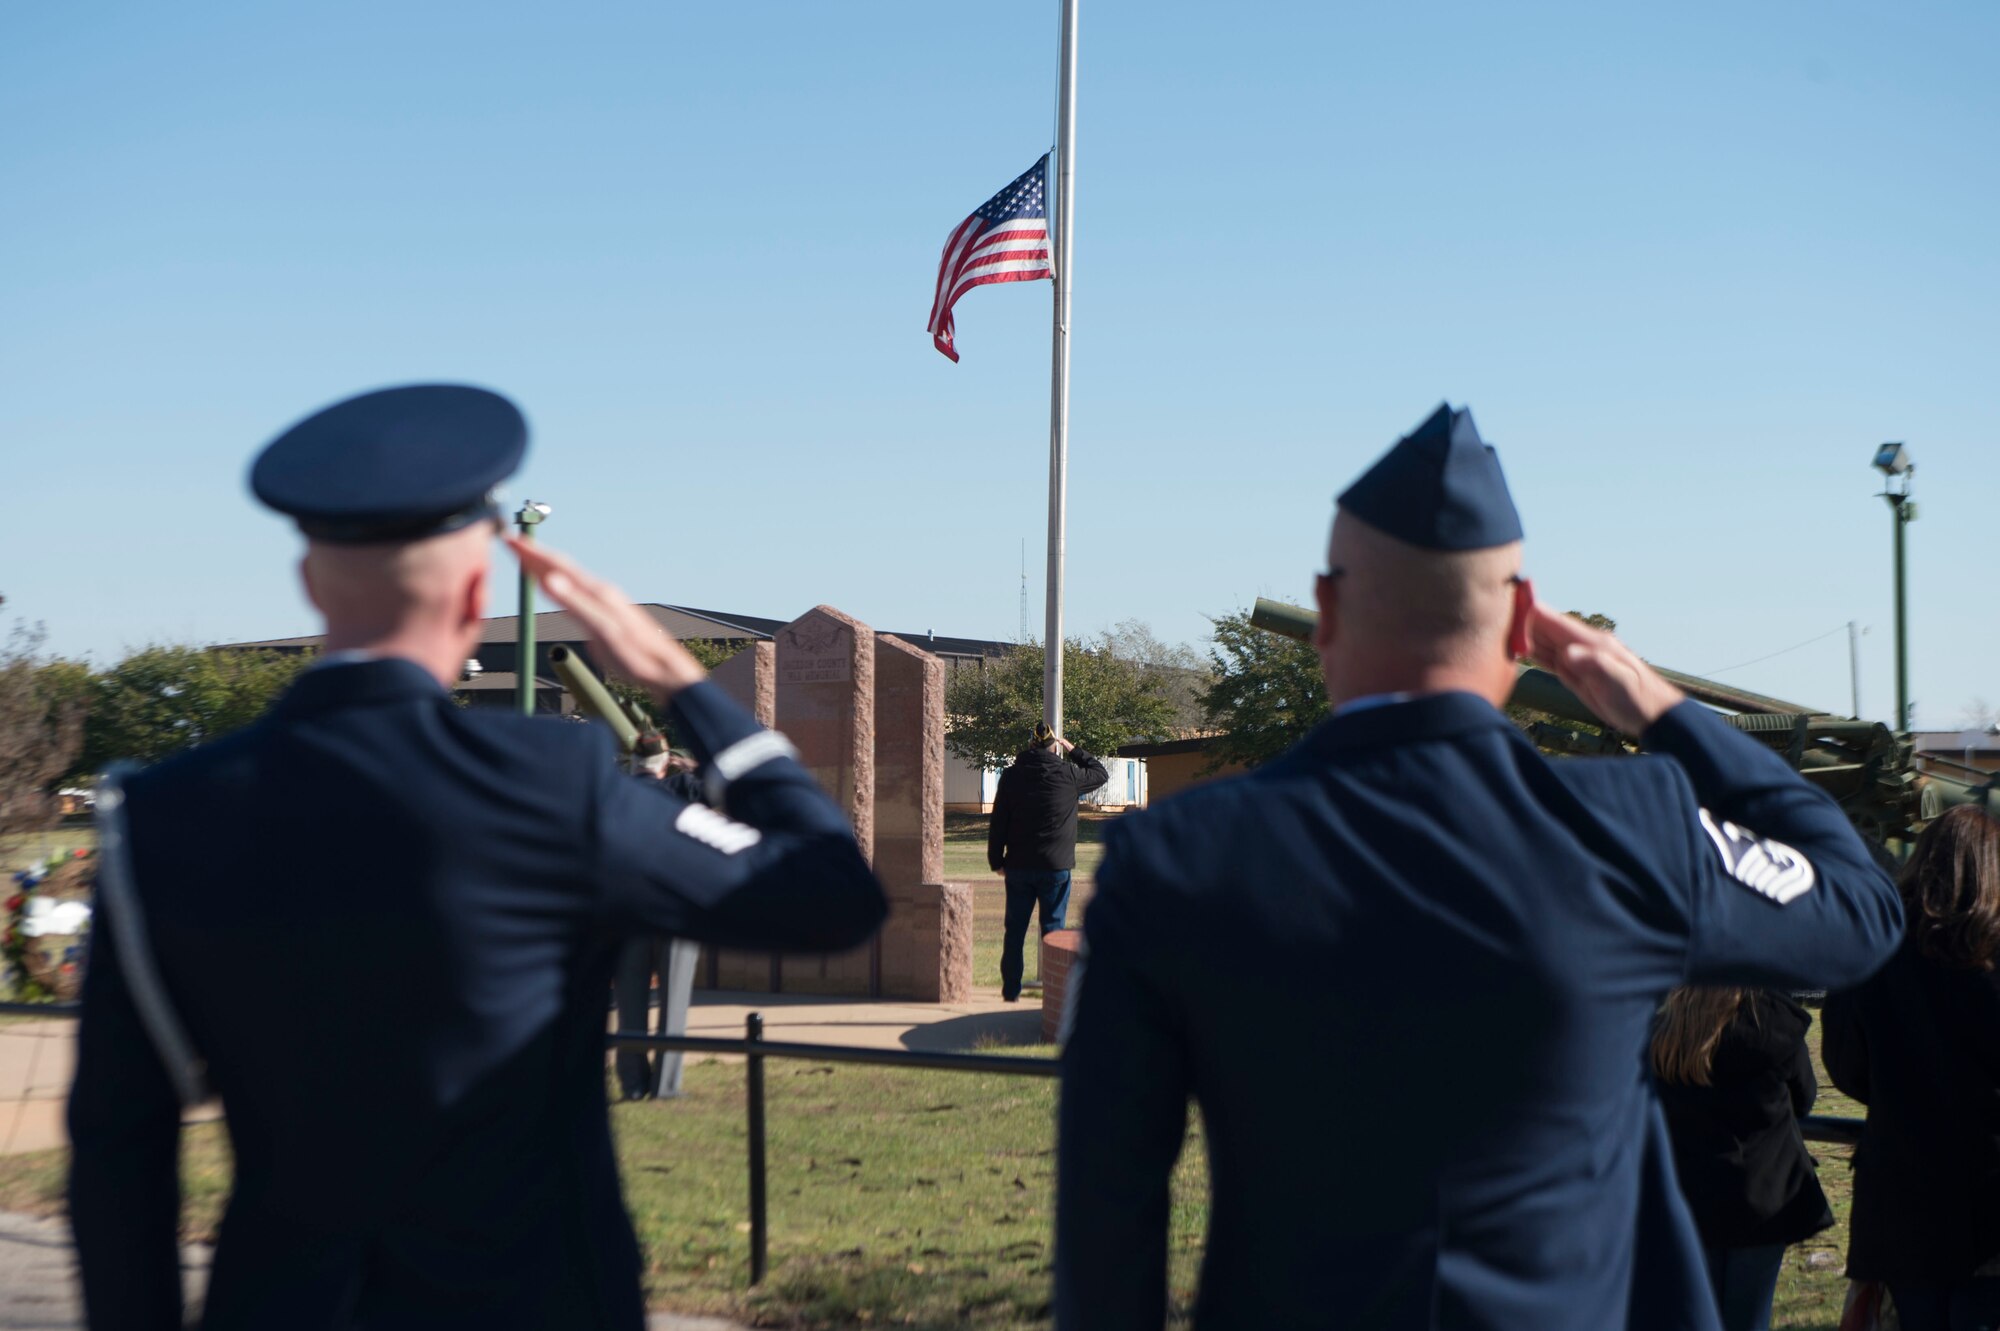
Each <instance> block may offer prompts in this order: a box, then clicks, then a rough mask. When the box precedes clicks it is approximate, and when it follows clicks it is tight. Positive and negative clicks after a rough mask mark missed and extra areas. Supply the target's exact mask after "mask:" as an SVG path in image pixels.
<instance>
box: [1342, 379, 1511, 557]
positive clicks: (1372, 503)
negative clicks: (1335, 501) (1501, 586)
mask: <svg viewBox="0 0 2000 1331" xmlns="http://www.w3.org/2000/svg"><path fill="white" fill-rule="evenodd" d="M1339 503H1340V507H1342V508H1343V509H1345V510H1347V511H1348V512H1349V513H1351V514H1353V515H1354V516H1355V517H1357V518H1359V519H1361V520H1362V521H1363V522H1365V523H1367V524H1368V525H1369V526H1371V527H1373V528H1375V529H1376V530H1378V531H1382V532H1386V533H1388V534H1389V535H1391V536H1393V537H1395V538H1396V539H1397V540H1399V541H1404V542H1407V543H1408V544H1410V545H1414V546H1416V547H1418V548H1419V549H1423V550H1485V549H1488V548H1490V547H1492V546H1496V545H1506V544H1508V543H1510V542H1513V541H1518V540H1520V539H1521V515H1520V514H1518V513H1516V512H1515V511H1514V500H1513V497H1512V496H1510V495H1509V494H1508V493H1507V478H1506V477H1505V476H1503V475H1501V473H1500V458H1499V455H1498V454H1496V453H1495V452H1494V451H1493V448H1492V446H1491V445H1490V444H1487V443H1484V442H1483V441H1481V439H1480V438H1479V430H1478V428H1477V427H1476V426H1474V425H1473V423H1472V412H1471V410H1470V409H1469V408H1467V409H1460V410H1458V411H1453V410H1452V409H1451V404H1449V403H1440V404H1438V409H1437V410H1436V411H1434V412H1432V413H1431V415H1430V418H1429V419H1428V420H1426V421H1425V422H1424V423H1423V424H1422V425H1419V426H1418V427H1417V428H1416V429H1414V430H1412V431H1410V433H1408V434H1406V435H1404V436H1403V437H1402V438H1401V439H1399V440H1397V441H1396V445H1395V447H1393V448H1391V449H1390V450H1389V451H1388V452H1387V453H1384V454H1383V455H1382V456H1381V457H1380V458H1379V459H1377V461H1376V463H1375V465H1374V466H1372V467H1370V468H1369V469H1368V470H1367V471H1365V472H1363V473H1362V474H1361V479H1360V480H1358V481H1356V482H1354V484H1352V485H1350V486H1348V487H1347V489H1346V491H1345V492H1344V493H1342V495H1341V496H1340V500H1339Z"/></svg>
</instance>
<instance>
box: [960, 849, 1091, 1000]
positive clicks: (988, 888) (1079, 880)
mask: <svg viewBox="0 0 2000 1331" xmlns="http://www.w3.org/2000/svg"><path fill="white" fill-rule="evenodd" d="M1118 816H1119V815H1117V814H1099V813H1084V814H1080V815H1078V817H1077V826H1076V872H1075V873H1074V874H1073V875H1072V876H1071V880H1070V891H1069V917H1068V923H1069V924H1071V925H1072V926H1074V925H1078V924H1081V923H1082V922H1083V909H1084V906H1085V905H1087V904H1088V903H1089V901H1090V893H1091V889H1092V886H1093V884H1092V880H1091V875H1092V874H1093V873H1095V872H1096V870H1097V865H1098V862H1099V861H1100V860H1102V859H1103V858H1104V841H1103V837H1104V827H1105V825H1106V824H1107V823H1109V822H1110V821H1111V820H1112V819H1113V818H1116V817H1118ZM944 876H945V877H946V878H947V879H950V880H951V881H953V882H959V881H964V882H969V883H971V884H972V982H973V983H974V984H984V985H997V984H999V983H1000V943H1001V939H1002V937H1003V936H1004V934H1005V931H1006V920H1007V891H1006V887H1005V885H1004V884H1003V883H1002V881H1001V879H1000V875H999V874H997V873H994V872H992V871H991V870H989V869H988V868H987V867H986V815H985V814H983V813H947V814H946V815H945V816H944ZM1035 937H1036V933H1035V926H1034V925H1032V924H1031V925H1029V927H1028V943H1027V947H1026V948H1025V950H1024V955H1025V959H1026V974H1027V978H1028V979H1030V980H1035V979H1039V978H1040V977H1041V952H1040V949H1039V948H1037V947H1036V946H1035Z"/></svg>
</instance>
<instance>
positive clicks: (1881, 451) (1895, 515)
mask: <svg viewBox="0 0 2000 1331" xmlns="http://www.w3.org/2000/svg"><path fill="white" fill-rule="evenodd" d="M1875 470H1877V471H1879V472H1881V473H1882V497H1883V498H1884V499H1886V500H1888V501H1889V521H1890V523H1891V524H1892V525H1893V526H1894V528H1895V532H1896V730H1897V732H1898V733H1900V734H1908V733H1909V730H1910V639H1909V630H1908V618H1907V616H1908V609H1909V607H1908V602H1909V593H1908V585H1907V582H1906V580H1905V578H1904V576H1903V528H1905V527H1907V526H1908V525H1909V524H1910V523H1912V522H1915V521H1916V520H1917V505H1916V503H1915V501H1913V500H1912V499H1911V498H1910V483H1911V482H1912V481H1914V480H1915V479H1916V475H1917V464H1916V462H1915V461H1913V460H1912V459H1911V457H1910V450H1909V449H1907V448H1905V447H1903V446H1902V445H1901V444H1884V445H1882V446H1881V447H1880V448H1878V449H1876V450H1875ZM1898 481H1900V482H1901V484H1900V486H1899V485H1898Z"/></svg>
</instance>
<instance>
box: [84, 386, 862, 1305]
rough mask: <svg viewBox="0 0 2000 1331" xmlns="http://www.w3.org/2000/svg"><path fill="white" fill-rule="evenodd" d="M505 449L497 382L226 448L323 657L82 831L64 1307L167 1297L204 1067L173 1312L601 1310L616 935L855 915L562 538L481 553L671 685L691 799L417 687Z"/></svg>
mask: <svg viewBox="0 0 2000 1331" xmlns="http://www.w3.org/2000/svg"><path fill="white" fill-rule="evenodd" d="M525 446H526V425H525V422H524V421H523V420H522V418H521V415H520V413H519V411H517V410H516V409H515V407H514V405H513V404H512V403H510V402H508V401H507V400H506V399H505V398H502V397H500V396H498V395H497V394H493V393H489V392H485V391H483V390H480V389H474V388H464V387H458V386H452V385H420V386H414V387H408V388H399V389H390V390H385V391H382V392H378V393H370V394H365V395H363V396H361V397H358V398H352V399H349V400H348V401H346V402H343V403H339V404H337V405H335V406H333V407H330V408H328V409H327V410H325V411H323V412H320V413H318V414H317V415H314V416H312V417H309V418H308V419H306V420H305V421H302V422H301V423H299V424H298V425H296V426H294V427H293V428H292V429H291V430H289V431H287V432H286V433H285V434H284V435H282V436H281V437H280V438H279V439H277V440H276V441H275V442H274V443H272V444H271V445H270V447H269V448H267V449H266V450H265V451H264V453H263V455H262V456H261V457H260V458H259V459H258V461H257V464H256V466H255V468H254V469H253V471H252V473H251V485H252V488H253V489H254V490H255V491H256V493H257V496H258V498H260V499H261V500H263V501H264V502H265V503H266V504H268V505H270V506H271V507H272V508H275V509H277V510H278V511H280V512H282V513H286V514H289V515H291V516H292V517H294V518H295V519H296V520H297V521H298V524H299V526H300V528H301V529H302V530H303V531H304V533H305V535H306V538H307V548H306V555H305V560H304V563H303V565H302V572H303V575H304V579H305V584H306V590H307V594H308V595H309V596H310V598H311V600H312V602H313V604H314V606H316V607H317V608H318V609H319V611H320V612H321V614H322V615H324V617H325V620H326V629H327V632H326V653H325V655H324V656H322V657H321V658H320V660H319V661H318V662H317V663H315V664H314V665H313V666H311V667H310V668H309V669H307V670H306V671H305V672H304V673H303V674H301V675H300V676H299V678H298V681H297V683H296V684H294V685H293V687H292V689H291V691H290V692H289V693H287V694H286V695H285V696H284V698H283V699H281V700H280V701H279V702H278V703H277V705H276V706H275V707H274V708H273V709H272V711H271V712H270V713H269V714H268V715H267V716H265V717H264V718H263V719H262V720H260V721H258V722H257V723H256V724H254V725H252V726H250V727H248V728H247V729H245V730H242V731H240V732H238V733H237V734H235V735H232V736H229V737H227V738H225V739H222V740H220V741H218V742H216V743H214V744H209V745H205V746H203V747H201V748H198V749H195V750H193V751H191V752H189V753H187V754H186V755H184V756H182V757H179V758H176V759H173V760H172V761H169V762H166V763H162V764H161V765H159V766H157V767H154V768H151V769H149V770H147V771H145V772H143V773H140V774H139V775H137V776H135V777H133V778H132V779H131V780H130V782H129V783H128V784H127V785H126V787H125V790H124V794H123V799H122V803H123V806H124V807H123V810H122V817H120V818H118V819H117V820H116V821H115V822H114V823H113V824H111V825H109V826H107V829H106V830H107V833H108V837H107V843H106V848H105V856H104V860H105V865H104V868H103V869H102V870H101V873H100V893H99V899H100V906H101V912H102V914H101V917H100V919H99V922H98V924H97V926H96V930H95V933H94V938H93V956H92V958H91V964H90V971H89V975H88V978H87V980H86V982H85V988H84V999H83V1004H84V1012H83V1026H82V1034H81V1045H80V1049H79V1052H78V1063H77V1072H76V1084H75V1087H74V1089H73V1091H72V1093H71V1097H70V1110H69V1124H70V1137H71V1140H72V1142H73V1145H74V1154H73V1165H72V1172H71V1180H70V1213H71V1218H72V1220H73V1223H74V1226H75V1231H76V1240H77V1250H78V1255H79V1258H80V1261H81V1266H82V1275H83V1289H84V1300H85V1304H86V1307H87V1310H88V1313H89V1317H90V1324H91V1326H92V1327H93V1328H95V1331H124V1329H125V1328H145V1329H146V1331H154V1329H159V1331H164V1329H165V1328H177V1327H179V1326H180V1325H181V1287H180V1269H179V1251H178V1245H177V1240H176V1231H177V1228H178V1220H179V1210H180V1206H179V1203H180V1189H179V1184H178V1179H177V1175H176V1168H175V1152H176V1146H177V1139H178V1132H179V1127H180V1110H181V1102H182V1101H183V1100H187V1099H192V1098H196V1097H197V1096H198V1095H199V1094H201V1091H200V1089H199V1088H200V1087H201V1086H202V1085H203V1084H204V1083H206V1085H207V1086H209V1087H211V1088H212V1089H213V1091H214V1092H215V1093H217V1094H219V1095H220V1097H221V1100H222V1104H223V1108H224V1111H225V1113H226V1115H227V1118H228V1126H229V1136H230V1145H231V1148H232V1152H233V1155H234V1159H235V1184H234V1188H233V1191H232V1193H231V1196H230V1200H229V1205H228V1209H227V1210H226V1212H225V1213H224V1216H223V1220H222V1228H221V1237H220V1240H219V1242H218V1244H217V1247H216V1253H215V1263H214V1268H213V1273H212V1278H211V1281H210V1284H209V1289H208V1297H207V1303H206V1306H205V1309H204V1313H203V1318H202V1325H203V1326H204V1327H206V1328H210V1331H223V1329H225V1328H228V1329H230V1331H235V1329H237V1328H242V1329H243V1331H252V1329H255V1331H263V1329H265V1328H273V1327H283V1328H286V1331H309V1329H311V1328H356V1329H359V1328H405V1327H407V1328H429V1329H431V1331H438V1329H441V1328H454V1327H463V1328H474V1327H476V1328H480V1329H481V1331H493V1329H494V1328H512V1327H518V1328H524V1329H525V1328H536V1329H537V1331H540V1329H541V1328H550V1327H564V1328H568V1327H578V1328H615V1329H616V1331H639V1328H641V1327H642V1326H643V1325H644V1322H645V1308H644V1303H643V1300H642V1296H641V1292H640V1284H639V1273H640V1258H639V1251H638V1245H637V1244H636V1242H635V1241H634V1237H633V1232H632V1227H631V1224H630V1222H629V1220H628V1219H627V1217H626V1215H625V1211H624V1207H623V1204H622V1201H621V1199H620V1195H619V1187H618V1173H617V1163H616V1160H615V1158H614V1156H613V1153H612V1145H611V1132H610V1126H609V1123H608V1120H607V1116H606V1109H605V1076H604V1031H605V992H606V986H607V984H608V983H609V981H610V977H611V972H612V967H613V963H614V961H615V960H616V957H617V955H618V949H619V946H620V944H621V943H622V942H623V941H624V940H625V939H627V938H629V937H632V936H635V935H647V934H655V933H665V934H671V935H673V936H675V937H677V938H693V939H701V940H704V941H708V942H713V943H718V944H723V945H726V946H731V947H745V948H783V949H786V950H819V949H825V950H831V949H840V948H848V947H853V946H855V945H857V944H859V943H861V942H862V941H864V940H865V939H866V938H867V937H868V936H869V935H870V934H871V933H873V932H874V930H875V928H876V926H877V925H878V924H879V923H880V922H881V920H882V917H883V915H884V913H885V903H884V899H883V896H882V892H881V888H880V886H879V885H878V884H877V883H876V881H875V879H874V877H873V876H872V874H871V873H870V872H869V869H868V866H867V864H866V863H865V862H864V861H863V859H862V856H861V854H860V851H859V849H858V848H857V847H856V845H855V843H854V839H853V835H852V833H851V831H850V830H849V828H848V826H847V823H846V821H845V819H844V818H843V817H842V815H841V813H840V810H839V809H838V808H837V807H836V806H835V805H834V804H833V803H832V801H830V800H829V799H828V798H827V797H826V796H825V795H824V794H823V793H822V792H821V791H820V790H819V788H818V786H816V785H815V784H814V782H813V779H812V777H811V776H810V775H809V774H808V773H807V772H806V771H805V769H804V768H803V767H801V766H800V765H799V764H798V762H797V761H796V757H795V755H794V754H793V752H792V749H791V746H790V745H789V744H787V743H786V742H785V740H784V739H783V737H781V736H779V735H777V734H774V733H772V732H769V731H766V730H762V729H760V728H759V727H758V726H757V725H756V724H755V723H754V722H753V721H751V719H750V718H749V717H748V716H746V715H745V714H744V713H743V712H742V711H740V710H739V709H738V708H737V707H736V706H735V704H733V703H732V702H730V701H729V700H728V699H727V698H725V697H724V696H723V695H722V694H721V693H720V692H719V691H717V690H716V689H715V688H714V687H713V686H712V685H709V684H706V683H704V682H703V672H702V669H701V667H700V666H699V665H698V664H696V662H695V661H694V659H693V657H691V656H690V655H689V654H688V653H687V651H686V650H685V649H684V648H683V647H681V645H680V644H679V643H677V642H675V641H674V640H673V639H672V638H670V637H669V636H667V635H666V634H665V633H663V632H662V631H661V630H660V629H659V627H658V626H657V625H655V624H654V623H653V622H652V620H650V619H649V618H647V616H646V615H645V614H644V613H643V612H641V611H639V610H638V609H636V608H635V607H634V606H633V605H632V604H631V602H630V601H629V600H627V599H626V598H625V596H624V595H623V594H622V593H620V592H619V591H618V590H617V589H616V588H614V587H611V586H609V585H607V584H605V583H603V582H600V581H598V580H597V579H596V578H593V577H591V576H590V575H589V574H587V573H585V572H584V571H583V570H581V569H579V568H577V567H576V566H575V565H574V564H572V563H571V562H570V561H568V560H566V559H564V558H563V557H562V556H560V555H557V554H555V553H553V552H551V551H549V550H546V549H544V548H541V547H539V546H525V545H519V544H516V546H515V550H516V553H517V554H518V555H519V556H520V558H521V561H522V563H523V565H524V566H525V567H527V568H528V569H529V570H530V571H532V572H533V573H534V574H536V575H537V576H538V577H539V578H540V580H541V584H542V586H543V587H544V589H546V590H547V592H548V594H549V595H550V596H551V597H553V598H554V599H555V600H556V601H557V602H559V603H560V604H561V605H563V606H564V607H565V608H566V609H568V610H569V612H570V613H571V614H572V615H574V616H575V617H576V618H577V619H578V620H579V621H581V623H582V624H583V626H584V627H585V628H586V629H587V630H588V631H589V633H590V635H591V637H592V638H593V639H594V640H595V642H596V644H597V646H598V648H599V649H600V650H601V651H602V653H603V656H604V659H605V660H606V662H607V664H609V665H610V666H612V667H614V668H615V669H617V670H618V671H619V672H620V673H622V674H623V675H625V676H626V677H628V678H630V679H632V680H634V681H636V682H637V683H639V684H640V685H642V686H644V687H645V688H646V689H647V690H648V691H650V692H651V693H652V695H653V696H654V698H655V699H657V700H659V701H660V702H662V703H663V704H665V705H667V706H669V707H671V709H672V711H673V714H674V718H675V720H676V722H677V724H678V726H679V728H680V731H681V733H682V734H684V735H686V736H688V737H689V740H690V742H691V744H692V747H693V748H694V750H695V753H696V755H697V757H698V758H699V759H700V760H701V769H700V770H701V772H702V775H703V778H704V785H705V793H706V797H707V806H704V805H701V804H690V803H687V802H685V801H683V800H681V799H679V798H678V797H676V796H674V795H672V794H670V793H668V792H666V791H664V790H662V789H659V788H657V787H655V785H654V784H653V783H650V782H647V783H641V782H638V781H635V780H633V779H632V778H630V777H628V776H625V775H624V774H622V773H621V772H620V771H619V770H618V769H617V768H616V767H615V766H614V764H613V755H612V747H611V744H610V742H609V740H608V739H607V737H606V734H605V731H604V730H603V728H602V727H597V726H577V725H569V724H565V723H563V722H561V721H558V720H555V719H553V718H529V717H522V716H518V715H515V714H513V713H508V712H501V711H497V710H483V709H482V710H465V709H461V708H459V707H457V706H455V705H454V704H453V702H452V698H451V694H450V693H449V692H448V687H449V685H450V683H451V682H452V681H454V680H456V679H457V678H458V674H459V670H460V667H461V666H462V664H463V663H464V661H465V660H466V658H467V657H469V656H471V655H473V652H474V648H475V645H476V644H477V643H478V641H479V631H480V620H481V616H482V615H483V613H484V611H485V599H486V587H487V578H488V571H489V570H488V563H489V556H490V551H491V546H492V541H493V537H494V536H495V535H496V533H497V531H498V522H497V514H496V511H495V509H494V506H493V503H492V500H491V497H490V490H491V487H492V486H493V485H495V484H496V483H497V482H499V481H500V480H501V479H503V478H504V477H505V476H507V475H508V474H510V473H511V472H512V471H513V470H514V469H515V467H516V466H517V465H518V464H519V462H520V459H521V456H522V453H523V451H524V449H525ZM523 668H531V666H529V665H528V663H524V665H523ZM111 802H112V803H113V804H117V803H119V802H120V801H119V800H118V799H117V797H116V793H115V792H113V797H112V800H111ZM120 841H122V842H123V843H124V850H125V851H129V853H120V846H119V845H118V844H117V843H118V842H120Z"/></svg>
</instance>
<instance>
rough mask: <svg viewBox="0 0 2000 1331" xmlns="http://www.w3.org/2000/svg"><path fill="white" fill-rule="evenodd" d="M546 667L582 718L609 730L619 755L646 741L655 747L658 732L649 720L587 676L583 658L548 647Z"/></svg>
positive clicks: (588, 668) (590, 676)
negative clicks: (565, 691)
mask: <svg viewBox="0 0 2000 1331" xmlns="http://www.w3.org/2000/svg"><path fill="white" fill-rule="evenodd" d="M549 665H550V666H551V667H552V668H553V669H554V670H555V672H556V678H557V679H559V680H561V681H562V686H563V688H565V689H567V690H568V691H569V696H570V697H572V698H574V699H575V700H576V705H577V708H578V709H579V710H580V711H582V712H583V713H584V714H585V715H586V716H589V717H591V718H592V719H594V720H597V721H602V722H603V723H604V724H605V725H607V726H609V727H611V738H612V739H613V740H615V741H616V742H617V745H618V751H619V752H620V753H638V752H640V751H642V749H644V748H645V747H646V746H647V744H648V741H649V739H650V740H651V741H652V742H653V743H655V744H657V743H658V742H659V733H658V731H657V730H655V728H654V726H653V720H652V718H651V717H649V716H647V715H646V714H645V713H643V712H641V711H640V710H639V709H638V708H636V707H633V706H631V705H629V704H626V703H621V702H620V701H619V700H618V699H616V698H614V697H612V696H611V690H609V689H607V688H605V687H604V684H603V681H601V680H599V679H598V678H597V676H596V675H594V674H592V673H591V670H590V667H589V666H587V665H585V664H584V663H583V658H582V657H580V656H578V655H577V654H576V653H575V652H573V651H571V650H570V649H569V648H567V647H563V646H560V645H558V646H555V647H551V648H549Z"/></svg>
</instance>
